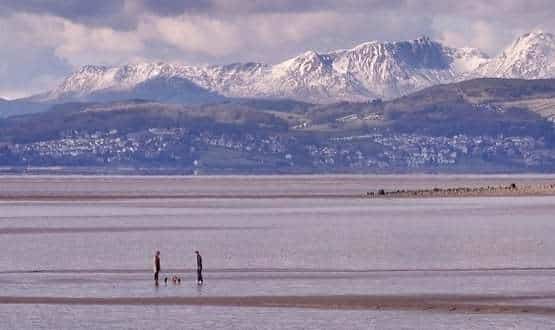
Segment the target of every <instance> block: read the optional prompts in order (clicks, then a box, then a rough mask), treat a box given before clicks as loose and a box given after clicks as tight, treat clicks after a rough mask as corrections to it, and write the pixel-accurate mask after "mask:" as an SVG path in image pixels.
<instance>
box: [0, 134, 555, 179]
mask: <svg viewBox="0 0 555 330" xmlns="http://www.w3.org/2000/svg"><path fill="white" fill-rule="evenodd" d="M303 139H305V140H303ZM209 151H214V152H216V153H221V154H225V153H226V152H227V153H239V154H241V155H242V156H243V157H244V158H248V159H251V160H253V162H254V163H255V164H257V166H260V167H262V168H264V167H265V166H266V167H267V168H268V169H276V168H277V169H283V170H285V171H286V170H287V169H288V168H292V167H295V169H296V170H299V169H301V170H302V169H311V170H314V169H316V170H321V171H329V172H333V171H336V170H337V171H343V172H345V171H353V172H356V171H374V170H375V171H380V170H388V171H391V170H397V169H399V170H400V169H403V168H404V169H406V168H408V169H439V170H442V169H449V168H454V167H457V166H458V165H460V164H463V165H467V164H469V163H472V162H484V163H487V162H490V163H492V164H502V165H503V166H505V167H507V168H510V167H515V168H523V169H526V168H534V169H536V170H548V169H549V168H548V167H549V166H552V164H554V163H555V162H554V160H555V152H554V151H553V150H552V149H551V148H548V147H546V142H545V141H544V140H543V139H541V138H540V139H537V138H533V137H530V136H469V135H455V136H451V137H447V136H425V135H414V134H388V133H387V132H386V133H373V134H366V135H358V136H346V137H333V138H332V137H328V138H325V139H324V138H322V139H319V140H315V139H310V140H308V139H306V138H304V137H303V136H302V135H293V134H277V133H275V134H272V133H270V134H264V133H226V132H222V133H215V132H213V131H209V130H200V131H198V130H197V131H193V130H189V129H185V128H170V129H161V128H151V129H148V130H145V131H138V132H119V131H117V130H109V131H96V132H93V133H89V132H85V131H70V132H65V133H64V134H63V135H62V136H61V137H60V138H57V139H51V140H46V141H40V142H34V143H17V144H4V145H0V158H2V159H3V160H4V161H3V163H4V164H7V165H11V166H16V167H17V166H25V165H29V166H75V165H82V166H105V165H110V164H113V165H117V166H142V167H149V166H153V165H156V166H159V165H160V164H163V165H164V166H167V167H172V166H175V167H177V168H181V169H184V170H188V171H195V170H203V169H204V170H208V171H209V170H210V160H211V159H210V155H211V154H214V152H212V153H210V152H209ZM207 155H208V156H207ZM550 164H551V165H550ZM234 166H235V165H234V164H233V162H230V163H229V167H230V168H233V167H234Z"/></svg>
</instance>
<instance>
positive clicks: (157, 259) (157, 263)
mask: <svg viewBox="0 0 555 330" xmlns="http://www.w3.org/2000/svg"><path fill="white" fill-rule="evenodd" d="M153 261H154V262H153V270H154V284H156V285H158V275H159V274H160V269H161V267H160V251H156V254H155V255H154V260H153Z"/></svg>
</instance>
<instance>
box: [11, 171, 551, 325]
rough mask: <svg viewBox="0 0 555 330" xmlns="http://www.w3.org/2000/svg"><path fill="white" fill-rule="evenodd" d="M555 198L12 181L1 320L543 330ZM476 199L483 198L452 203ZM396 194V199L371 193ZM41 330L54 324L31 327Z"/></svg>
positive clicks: (218, 183)
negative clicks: (199, 272)
mask: <svg viewBox="0 0 555 330" xmlns="http://www.w3.org/2000/svg"><path fill="white" fill-rule="evenodd" d="M513 183H514V185H515V186H512V184H513ZM553 184H555V176H549V175H547V176H541V175H530V176H528V175H524V176H376V177H372V176H369V177H365V176H331V177H327V176H322V177H295V176H290V177H284V178H279V177H240V176H238V177H208V178H199V177H176V178H172V177H100V178H95V177H41V176H38V177H36V176H29V177H25V176H22V177H18V176H15V177H13V176H12V177H0V248H1V249H2V250H3V253H2V254H1V255H0V285H1V286H2V292H1V293H0V316H1V317H2V319H4V320H6V322H7V323H6V324H7V326H6V327H5V328H7V329H11V328H14V329H15V328H45V329H46V328H52V327H57V328H62V329H63V328H72V327H75V326H87V327H95V328H110V327H112V326H115V325H117V324H119V323H118V322H123V320H125V321H126V323H125V324H130V326H133V325H135V326H136V327H139V325H140V324H162V325H163V326H162V328H175V327H176V326H179V327H182V326H180V325H181V323H179V322H178V320H179V319H182V318H190V319H192V320H195V321H194V322H195V323H194V324H195V325H197V326H203V327H207V326H210V324H212V325H214V326H213V327H214V328H226V325H229V324H230V323H229V322H231V323H232V324H233V325H234V327H235V328H283V327H290V326H293V328H294V327H299V328H308V329H311V328H337V326H338V323H334V322H339V321H332V320H331V319H332V318H333V319H334V320H343V321H342V322H343V323H342V324H344V325H349V328H352V329H357V328H360V329H364V328H368V325H369V324H375V326H376V327H377V328H385V329H388V328H391V329H395V328H398V327H397V326H398V325H402V324H405V325H410V324H413V325H414V324H417V325H418V326H417V328H438V329H443V328H449V325H451V326H453V325H459V326H464V325H469V324H470V325H476V326H477V327H482V326H480V325H489V326H490V327H491V328H495V327H497V326H508V325H511V326H516V327H518V328H529V327H538V326H540V327H541V326H545V324H549V322H550V320H551V318H553V315H554V313H555V295H554V294H553V292H554V291H553V290H552V287H553V280H552V279H553V278H555V277H554V276H555V255H554V254H553V253H552V251H554V249H555V243H554V242H552V234H553V232H555V223H553V221H552V220H553V216H552V215H553V214H555V196H553V195H552V194H551V192H550V191H549V189H551V188H550V187H551V186H552V185H553ZM488 186H489V187H490V190H487V189H486V187H488ZM461 187H465V189H468V191H467V190H465V191H464V192H469V193H468V194H464V195H460V196H456V195H453V194H451V193H452V192H457V193H458V191H456V190H455V189H457V188H461ZM515 187H516V188H515ZM380 189H384V192H387V194H389V195H387V194H386V196H379V195H377V194H376V196H368V194H367V193H368V192H370V191H372V192H378V191H379V190H380ZM480 189H482V191H487V192H488V193H491V192H492V191H495V189H499V190H497V191H495V192H496V194H493V193H491V194H489V195H488V194H482V195H480V194H475V191H478V192H479V191H480ZM519 189H520V190H519ZM541 189H544V190H541ZM539 190H541V191H539ZM403 191H404V192H403ZM414 191H420V192H421V194H422V195H418V196H412V194H413V192H414ZM500 192H501V193H502V194H499V193H500ZM505 192H506V193H505ZM197 249H198V250H200V251H201V254H202V255H203V259H204V263H205V284H204V285H203V286H198V285H197V284H196V283H195V265H196V264H195V259H194V253H193V252H194V251H195V250H197ZM156 250H160V251H161V260H162V275H161V276H163V277H164V276H172V275H174V274H177V275H179V276H181V278H182V279H183V282H182V284H180V285H175V284H173V283H169V284H168V285H164V284H161V285H160V286H159V287H155V286H154V283H153V281H152V271H151V268H152V266H151V262H152V260H151V259H152V255H153V253H154V252H155V251H156ZM17 306H20V307H17ZM55 306H58V307H60V308H62V310H64V311H65V313H66V314H64V315H62V314H57V312H55V309H54V310H53V309H52V308H53V307H55ZM176 307H179V309H176ZM83 308H86V309H87V310H88V311H89V313H84V312H83V311H84V310H83ZM221 308H226V309H225V311H226V312H223V310H222V309H221ZM106 309H108V310H111V311H118V312H117V313H115V314H110V313H106ZM15 310H17V312H14V311H15ZM2 311H4V312H2ZM25 311H27V312H25ZM319 311H323V312H325V313H327V314H321V313H320V312H319ZM45 313H47V314H48V316H45V315H44V314H45ZM67 313H69V314H67ZM38 315H43V317H42V319H44V320H48V322H47V323H45V324H44V326H42V325H41V324H34V325H33V324H31V325H29V324H28V323H26V321H24V320H25V319H28V318H30V319H33V318H36V317H37V316H38ZM67 315H69V316H67ZM277 315H289V316H290V317H289V318H286V319H287V320H284V318H283V317H278V316H277ZM307 315H313V317H308V318H307ZM70 316H72V317H70ZM225 320H227V321H225ZM303 320H304V322H303ZM325 320H328V321H327V322H325ZM45 322H46V321H45ZM129 322H131V323H129ZM135 322H136V323H135ZM157 322H158V323H157ZM210 322H213V323H210ZM226 322H227V323H226ZM268 322H272V323H271V324H269V323H268ZM372 322H374V323H372ZM375 322H378V323H375ZM414 322H416V323H414ZM485 327H486V328H487V326H485ZM184 328H187V327H186V326H185V327H184ZM191 328H194V327H193V326H191Z"/></svg>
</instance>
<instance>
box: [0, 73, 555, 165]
mask: <svg viewBox="0 0 555 330" xmlns="http://www.w3.org/2000/svg"><path fill="white" fill-rule="evenodd" d="M554 99H555V80H549V79H548V80H518V79H474V80H469V81H464V82H460V83H453V84H446V85H438V86H433V87H430V88H427V89H425V90H422V91H419V92H416V93H413V94H411V95H407V96H404V97H400V98H398V99H395V100H391V101H381V100H373V101H370V102H339V103H333V104H325V105H322V104H311V103H305V102H299V101H293V100H276V99H273V100H266V99H224V100H222V101H221V102H216V103H211V104H196V105H183V104H176V103H166V102H155V101H150V100H140V99H136V100H124V101H115V102H72V103H64V104H58V105H52V106H51V107H50V108H49V110H48V111H45V112H41V113H34V114H26V115H20V116H11V117H8V118H4V119H0V167H6V166H8V165H9V166H14V167H15V168H22V166H24V165H25V166H29V165H33V166H56V167H59V166H62V167H68V168H73V167H83V166H84V167H87V168H88V167H91V168H95V169H96V170H98V171H101V172H102V171H103V169H104V168H106V167H109V168H112V169H114V170H117V168H119V167H120V166H123V167H125V168H129V167H131V168H135V167H137V168H141V169H143V170H147V171H155V172H156V171H157V169H159V168H169V169H171V171H170V172H172V173H174V172H176V173H192V172H195V171H204V172H206V173H254V172H257V173H258V172H259V173H320V172H339V173H353V172H357V173H358V172H360V173H368V172H372V173H376V172H379V173H391V172H407V171H408V172H414V171H416V172H422V171H432V172H437V171H440V172H512V171H517V172H545V171H553V170H555V128H554V127H555V126H554V123H553V117H552V113H553V106H552V104H554V103H555V102H554ZM253 171H254V172H253Z"/></svg>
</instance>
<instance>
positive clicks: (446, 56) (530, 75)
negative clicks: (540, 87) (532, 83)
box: [40, 31, 555, 102]
mask: <svg viewBox="0 0 555 330" xmlns="http://www.w3.org/2000/svg"><path fill="white" fill-rule="evenodd" d="M471 77H503V78H527V79H534V78H547V77H555V37H554V36H553V35H552V34H550V33H545V32H543V31H534V32H531V33H528V34H525V35H523V36H521V37H520V38H518V39H517V40H516V41H515V42H514V43H513V44H512V45H510V46H509V47H508V48H507V49H505V51H504V52H503V53H502V54H501V55H499V56H497V57H494V58H491V59H490V58H488V56H487V55H485V54H484V53H482V52H481V51H479V50H477V49H474V48H453V47H448V46H445V45H443V44H441V43H440V42H437V41H434V40H432V39H430V38H429V37H426V36H424V37H420V38H418V39H415V40H411V41H390V42H379V41H370V42H365V43H362V44H360V45H357V46H355V47H353V48H351V49H342V50H336V51H331V52H328V53H318V52H316V51H313V50H310V51H307V52H304V53H302V54H300V55H298V56H296V57H293V58H291V59H288V60H285V61H283V62H281V63H278V64H275V65H269V64H264V63H235V64H228V65H221V66H219V65H211V66H202V67H201V66H188V65H182V64H165V63H139V64H129V65H123V66H120V67H106V66H95V65H87V66H84V67H82V68H80V69H79V70H78V71H76V72H75V73H74V74H72V75H71V76H69V77H68V78H67V79H65V81H64V82H62V84H60V85H59V86H58V87H57V88H56V89H54V90H53V91H51V92H49V93H47V94H43V95H41V96H40V97H41V98H42V100H48V101H62V100H84V99H86V100H95V99H98V95H102V97H103V98H102V100H104V99H105V98H106V97H108V96H110V97H111V96H113V97H120V98H122V97H132V96H133V95H134V94H133V93H136V92H137V91H140V95H143V96H144V95H146V96H151V95H153V96H155V95H156V93H157V92H159V93H160V94H161V95H167V96H168V97H171V98H172V99H175V100H182V99H187V97H190V96H191V95H194V94H195V93H207V94H206V97H207V98H212V97H213V96H214V95H216V94H219V95H224V96H228V97H265V98H293V99H300V100H304V101H312V102H333V101H339V100H368V99H369V98H376V97H380V98H394V97H397V96H400V95H404V94H407V93H410V92H413V91H416V90H419V89H423V88H426V87H429V86H432V85H435V84H441V83H450V82H454V81H459V80H464V79H467V78H471ZM147 88H153V89H154V90H152V91H148V93H147V90H146V89H147ZM164 88H166V89H168V88H169V90H162V89H164ZM179 88H182V89H184V90H183V95H186V96H187V97H179V95H177V94H179ZM118 95H119V96H118Z"/></svg>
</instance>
